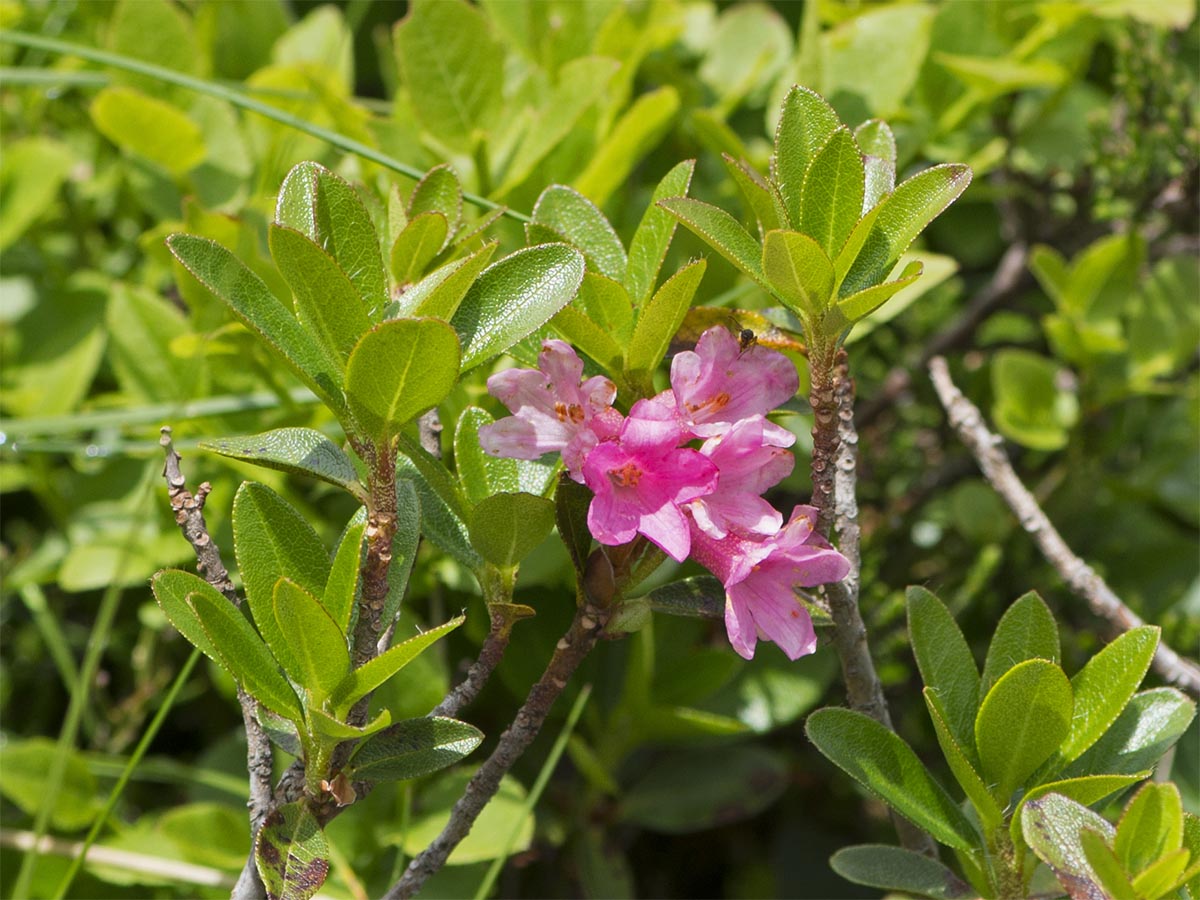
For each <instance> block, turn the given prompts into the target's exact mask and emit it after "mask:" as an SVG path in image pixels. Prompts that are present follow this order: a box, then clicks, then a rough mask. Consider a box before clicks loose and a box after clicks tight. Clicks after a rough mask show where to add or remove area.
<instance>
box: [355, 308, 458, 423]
mask: <svg viewBox="0 0 1200 900" xmlns="http://www.w3.org/2000/svg"><path fill="white" fill-rule="evenodd" d="M458 358H459V357H458V339H457V338H456V337H455V335H454V331H453V330H452V329H451V328H450V326H449V325H447V324H446V323H445V322H442V321H441V320H439V319H393V320H392V321H390V322H384V323H383V324H382V325H376V326H375V327H374V328H373V329H371V330H370V331H368V332H367V333H366V334H365V335H363V337H362V340H360V341H359V342H358V346H356V347H355V348H354V352H353V353H352V354H351V355H350V363H349V365H347V367H346V402H347V403H348V404H349V406H350V411H351V412H352V413H353V415H354V418H355V421H356V422H357V424H358V426H359V427H360V428H361V429H362V434H363V436H364V437H369V438H371V439H372V440H375V441H377V442H379V443H380V444H387V443H388V442H389V441H390V440H391V438H392V437H393V436H395V434H396V433H397V432H398V431H399V430H400V429H401V428H403V427H404V426H405V425H406V424H407V423H408V422H410V421H412V420H413V419H415V418H416V417H417V416H419V415H420V414H421V413H423V412H425V411H426V410H427V409H430V408H432V407H434V406H437V404H438V403H440V402H441V401H442V400H444V399H445V397H446V395H447V394H449V393H450V391H451V389H453V387H454V385H455V382H456V381H457V379H458Z"/></svg>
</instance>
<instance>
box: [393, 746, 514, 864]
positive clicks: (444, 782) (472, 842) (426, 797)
mask: <svg viewBox="0 0 1200 900" xmlns="http://www.w3.org/2000/svg"><path fill="white" fill-rule="evenodd" d="M472 774H473V770H472V769H470V768H458V769H455V770H453V771H451V772H448V773H446V774H445V775H443V776H441V777H439V778H438V779H437V780H436V781H435V782H434V783H433V784H432V785H427V786H425V787H424V788H423V789H422V791H421V793H420V803H421V808H422V809H423V810H424V812H422V813H419V814H418V815H416V816H414V818H413V820H412V821H411V822H410V823H409V826H408V828H407V829H405V830H404V831H403V832H402V833H400V834H395V833H394V834H393V835H392V836H391V840H393V841H396V842H398V843H400V844H401V846H402V847H403V848H404V852H405V853H406V854H408V855H410V856H413V855H416V854H417V853H420V852H421V851H422V850H423V849H425V847H427V846H428V845H429V844H430V842H431V841H433V840H434V839H435V838H436V837H437V836H438V835H439V834H441V833H442V829H443V828H445V826H446V823H447V822H449V821H450V809H451V807H452V806H453V805H454V803H455V802H456V801H457V800H458V798H459V797H461V796H462V795H463V792H464V791H465V790H466V787H467V783H468V782H469V781H470V778H471V776H472ZM525 801H526V794H525V789H524V788H523V787H522V786H521V783H520V782H519V781H517V780H516V779H515V778H513V777H512V776H511V775H505V776H504V778H503V779H501V781H500V787H499V789H498V790H497V791H496V795H495V796H494V797H493V798H492V800H491V801H490V802H489V803H488V804H487V806H485V807H484V808H483V812H482V813H480V815H479V818H477V819H476V820H475V824H474V825H472V826H471V832H470V833H469V834H468V835H467V836H466V838H464V839H463V841H462V843H460V844H459V845H458V846H457V847H456V848H455V849H454V851H453V852H452V853H451V854H450V858H449V859H448V860H447V861H446V864H447V865H448V866H463V865H468V864H470V863H474V862H480V861H483V860H488V859H495V858H496V857H498V856H501V855H502V854H504V853H506V852H507V853H510V854H515V853H521V852H523V851H524V850H526V849H527V848H528V847H529V844H530V842H531V841H532V839H533V814H532V812H530V811H527V810H526V808H525Z"/></svg>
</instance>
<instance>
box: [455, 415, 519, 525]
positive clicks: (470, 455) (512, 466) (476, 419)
mask: <svg viewBox="0 0 1200 900" xmlns="http://www.w3.org/2000/svg"><path fill="white" fill-rule="evenodd" d="M494 421H495V419H493V418H492V414H491V413H490V412H488V411H487V410H485V409H480V408H479V407H478V406H468V407H467V408H466V409H464V410H463V412H462V415H461V416H459V417H458V425H456V426H455V428H454V467H455V469H457V470H458V480H459V481H460V482H461V483H462V486H463V492H464V493H465V494H466V495H467V500H469V501H470V502H471V503H472V504H475V503H478V502H479V501H481V500H483V499H484V498H485V497H490V496H491V495H492V494H495V493H498V492H500V491H509V492H511V491H517V490H519V489H520V488H519V487H518V485H517V461H516V460H515V459H508V458H506V457H503V456H491V455H489V454H487V453H485V452H484V451H483V448H482V447H481V446H480V445H479V429H480V428H482V427H484V426H485V425H491V424H492V423H493V422H494Z"/></svg>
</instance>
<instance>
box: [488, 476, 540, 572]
mask: <svg viewBox="0 0 1200 900" xmlns="http://www.w3.org/2000/svg"><path fill="white" fill-rule="evenodd" d="M553 528H554V503H553V502H552V501H550V500H547V499H546V498H545V497H535V496H534V495H533V494H525V493H504V492H502V493H498V494H493V495H491V496H490V497H485V498H484V499H482V500H480V501H479V503H477V504H476V505H475V508H474V509H473V510H471V516H470V519H469V520H468V530H469V531H470V535H471V544H472V546H474V547H475V549H476V550H478V551H479V555H480V556H482V557H483V558H484V559H486V560H487V561H488V562H490V563H491V564H492V565H494V566H498V567H500V568H502V569H503V568H508V567H510V566H515V565H517V564H518V563H519V562H520V561H521V560H523V559H524V558H525V557H526V556H528V555H529V554H530V553H532V552H533V551H534V550H535V549H536V548H537V545H538V544H540V543H541V542H542V541H544V540H545V539H546V536H547V535H549V534H550V531H551V529H553Z"/></svg>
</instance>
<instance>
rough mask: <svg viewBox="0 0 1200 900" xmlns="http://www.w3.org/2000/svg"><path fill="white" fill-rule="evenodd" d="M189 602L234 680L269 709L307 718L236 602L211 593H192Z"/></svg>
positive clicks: (223, 666) (289, 717)
mask: <svg viewBox="0 0 1200 900" xmlns="http://www.w3.org/2000/svg"><path fill="white" fill-rule="evenodd" d="M187 602H188V603H189V604H191V607H192V609H193V610H195V613H196V616H197V618H198V619H199V620H200V624H201V626H203V628H204V631H205V633H206V634H207V635H208V639H209V642H210V643H211V644H212V646H213V649H214V650H216V652H217V657H218V662H219V663H220V664H221V667H222V668H223V669H225V671H227V672H228V673H229V674H230V675H232V676H233V678H234V680H235V681H237V682H238V684H240V685H241V686H242V687H243V688H244V689H245V691H246V693H248V694H250V695H251V696H252V697H254V699H255V700H257V701H258V702H259V703H261V704H262V705H263V706H265V707H267V709H270V710H272V711H273V712H277V713H279V715H281V716H283V717H284V718H286V719H291V720H292V721H294V722H298V721H301V720H302V719H303V718H304V711H303V709H302V708H301V706H300V703H299V701H298V700H297V698H296V693H295V691H293V690H292V686H291V685H290V684H288V683H287V680H286V679H285V678H284V677H283V676H282V675H280V674H279V668H278V663H277V662H276V661H275V658H274V657H273V656H272V655H271V651H270V650H268V649H267V645H266V644H264V643H263V641H262V638H260V637H259V636H258V634H257V633H255V631H254V628H253V627H251V625H250V623H249V622H248V621H246V617H245V616H243V615H242V614H241V612H240V611H238V610H237V609H234V607H233V604H232V603H230V602H229V601H228V600H226V599H225V598H224V597H221V596H220V595H218V596H216V597H214V596H212V594H209V593H208V592H201V591H197V592H196V593H194V594H189V595H188V598H187Z"/></svg>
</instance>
